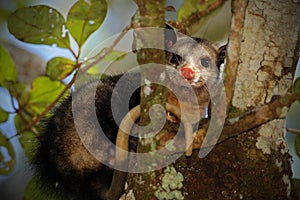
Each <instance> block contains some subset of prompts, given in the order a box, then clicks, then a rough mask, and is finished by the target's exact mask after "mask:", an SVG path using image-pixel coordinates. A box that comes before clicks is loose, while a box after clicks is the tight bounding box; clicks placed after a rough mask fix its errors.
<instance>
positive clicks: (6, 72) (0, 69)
mask: <svg viewBox="0 0 300 200" xmlns="http://www.w3.org/2000/svg"><path fill="white" fill-rule="evenodd" d="M16 80H17V69H16V66H15V64H14V61H13V60H12V58H11V57H10V55H9V53H8V52H7V51H6V50H5V48H4V47H3V46H2V45H0V85H3V83H4V82H5V81H16Z"/></svg>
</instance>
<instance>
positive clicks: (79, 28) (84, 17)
mask: <svg viewBox="0 0 300 200" xmlns="http://www.w3.org/2000/svg"><path fill="white" fill-rule="evenodd" d="M106 13H107V3H106V1H105V0H91V1H84V0H80V1H78V2H77V3H75V4H74V5H73V7H72V8H71V10H70V11H69V13H68V17H67V27H68V30H69V31H70V33H71V35H72V36H73V37H74V39H75V41H76V42H77V43H78V45H79V47H81V46H82V45H83V44H84V42H85V41H86V40H87V38H88V37H89V36H90V35H91V34H92V33H93V32H94V31H96V30H97V29H98V28H99V27H100V25H101V24H102V22H103V21H104V18H105V16H106Z"/></svg>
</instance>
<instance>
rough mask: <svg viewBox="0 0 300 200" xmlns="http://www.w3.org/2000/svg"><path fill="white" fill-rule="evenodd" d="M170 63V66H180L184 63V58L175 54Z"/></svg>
mask: <svg viewBox="0 0 300 200" xmlns="http://www.w3.org/2000/svg"><path fill="white" fill-rule="evenodd" d="M169 62H170V64H174V65H179V64H181V63H182V62H183V58H182V57H181V56H179V55H176V54H173V55H172V57H171V58H170V61H169Z"/></svg>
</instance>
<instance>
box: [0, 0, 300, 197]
mask: <svg viewBox="0 0 300 200" xmlns="http://www.w3.org/2000/svg"><path fill="white" fill-rule="evenodd" d="M75 2H76V1H75V0H52V1H48V0H25V1H22V0H11V1H5V0H0V43H1V44H2V45H3V46H4V47H5V48H6V49H7V50H8V51H9V53H10V54H11V56H12V58H13V59H14V62H15V64H16V66H17V69H18V78H19V80H20V81H22V82H25V83H26V84H28V85H30V83H31V81H32V80H33V79H34V78H35V77H36V76H39V75H42V74H44V73H45V67H46V63H47V61H48V60H50V59H51V58H53V57H57V56H63V57H68V58H72V56H71V54H70V53H69V51H67V50H63V49H60V48H57V47H52V46H47V45H34V44H28V43H24V42H20V41H19V40H17V39H15V38H14V36H12V35H11V34H10V33H9V32H8V29H7V22H6V20H7V18H8V16H9V14H11V13H12V12H14V11H15V10H16V9H17V8H20V7H24V6H30V5H39V4H44V5H48V6H51V7H53V8H55V9H57V10H58V11H59V12H60V13H62V14H63V16H64V17H66V15H67V13H68V10H69V9H70V8H71V7H72V5H73V4H74V3H75ZM182 3H183V0H177V1H172V0H167V5H172V6H173V7H175V9H176V10H179V8H180V6H181V4H182ZM108 5H109V10H108V14H107V16H106V19H105V21H104V23H103V24H102V26H101V27H100V28H99V30H97V31H96V32H94V33H93V34H92V35H91V36H90V38H89V39H88V41H87V42H86V43H85V44H84V47H83V52H82V59H83V58H84V57H85V56H90V54H91V52H93V51H94V50H95V44H97V43H101V42H102V41H104V40H107V39H108V38H110V37H111V36H113V35H115V34H118V33H119V32H120V31H121V30H122V29H123V28H124V27H125V26H126V25H128V24H129V22H130V20H131V17H132V16H133V14H134V13H135V11H136V9H137V6H136V5H135V3H134V2H133V1H132V0H122V1H120V0H109V1H108ZM166 19H167V20H168V19H174V20H176V19H177V13H176V12H168V13H167V15H166ZM230 20H231V12H230V1H228V2H226V3H225V4H224V5H223V6H222V8H221V9H219V10H217V11H216V12H214V13H213V14H212V15H210V16H209V17H208V18H205V19H204V20H202V21H201V22H199V29H198V31H196V32H195V35H196V36H198V37H203V38H206V39H208V40H211V41H214V42H217V43H220V44H223V43H226V41H227V37H228V34H229V28H230ZM112 41H113V40H108V42H112ZM131 43H132V33H130V32H129V33H128V34H127V35H126V37H125V38H123V40H122V41H121V43H120V44H119V45H118V47H119V48H120V49H123V48H124V49H130V48H131ZM74 48H76V47H74ZM98 50H100V49H98ZM128 62H131V61H128ZM298 68H299V67H298ZM114 69H116V70H121V71H124V70H126V69H118V66H116V67H115V68H114ZM298 71H299V70H298ZM113 73H117V72H113ZM299 73H300V72H299ZM299 75H300V74H299ZM0 107H2V108H3V109H4V110H6V111H13V110H14V109H13V108H12V105H11V100H10V98H9V96H8V92H7V91H6V89H4V88H1V87H0ZM13 117H14V114H10V117H9V120H8V121H7V122H5V123H2V124H0V130H1V131H2V133H3V134H4V135H5V136H6V137H7V138H8V137H11V136H13V135H15V134H16V129H15V127H14V121H13ZM299 119H300V104H299V102H297V103H295V104H294V105H293V106H292V109H291V110H290V112H289V115H288V118H287V127H288V128H294V129H300V123H299ZM294 140H295V134H289V133H288V134H287V141H288V144H289V148H290V153H291V155H292V156H293V160H294V164H293V171H294V177H296V178H300V170H299V169H300V159H299V158H298V157H296V156H295V150H294V146H293V145H294ZM11 142H12V144H13V148H14V151H15V153H16V165H15V168H14V171H13V172H12V173H11V174H10V175H9V176H0V199H2V200H4V199H5V200H6V199H9V200H20V199H22V197H23V192H24V190H25V188H26V185H27V183H28V181H29V180H30V178H31V174H32V172H31V170H30V167H29V166H28V164H27V160H26V158H25V155H24V152H23V149H22V147H21V145H20V143H19V140H18V138H17V137H15V138H13V139H11ZM0 154H2V157H3V161H6V160H9V159H10V157H9V155H8V154H7V152H6V149H5V148H3V147H1V144H0ZM0 158H1V157H0ZM0 162H2V161H1V160H0ZM0 165H1V163H0ZM296 169H298V170H296Z"/></svg>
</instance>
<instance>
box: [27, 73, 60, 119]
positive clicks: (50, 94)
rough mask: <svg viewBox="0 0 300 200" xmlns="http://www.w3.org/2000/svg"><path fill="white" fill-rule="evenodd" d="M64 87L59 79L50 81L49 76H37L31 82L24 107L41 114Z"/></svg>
mask: <svg viewBox="0 0 300 200" xmlns="http://www.w3.org/2000/svg"><path fill="white" fill-rule="evenodd" d="M64 88H65V85H64V84H62V83H61V82H59V81H52V80H51V79H50V78H49V77H45V76H41V77H37V78H36V79H35V80H33V82H32V89H31V91H30V97H29V102H28V103H29V104H28V105H27V107H26V108H27V109H28V110H30V111H34V112H36V113H37V114H41V113H42V112H43V111H44V109H45V108H46V107H47V106H48V105H49V104H50V103H52V102H53V101H54V100H55V98H56V97H57V96H58V95H59V94H60V93H61V92H62V91H63V89H64Z"/></svg>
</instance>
